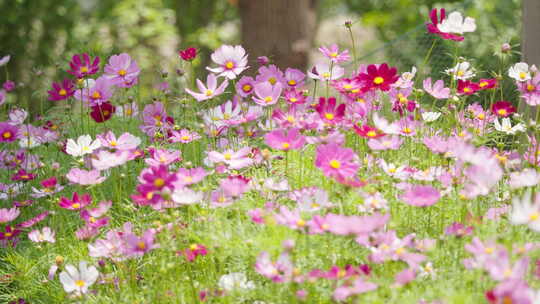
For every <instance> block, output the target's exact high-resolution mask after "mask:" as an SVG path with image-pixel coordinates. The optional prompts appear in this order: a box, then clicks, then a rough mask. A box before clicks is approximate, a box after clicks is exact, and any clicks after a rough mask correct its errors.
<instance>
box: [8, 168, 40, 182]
mask: <svg viewBox="0 0 540 304" xmlns="http://www.w3.org/2000/svg"><path fill="white" fill-rule="evenodd" d="M35 177H36V175H35V174H33V173H29V172H26V170H24V169H19V171H17V173H15V174H14V175H13V176H12V177H11V180H12V181H29V180H33V179H34V178H35Z"/></svg>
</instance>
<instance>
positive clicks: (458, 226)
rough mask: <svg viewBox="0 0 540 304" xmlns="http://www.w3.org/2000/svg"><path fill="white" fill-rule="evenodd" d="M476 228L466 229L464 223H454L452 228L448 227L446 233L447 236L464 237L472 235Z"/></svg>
mask: <svg viewBox="0 0 540 304" xmlns="http://www.w3.org/2000/svg"><path fill="white" fill-rule="evenodd" d="M473 230H474V227H473V226H469V227H465V226H464V225H463V224H462V223H459V222H454V223H452V224H451V225H450V226H448V227H446V229H445V230H444V233H445V234H446V235H455V236H457V237H463V236H467V235H471V234H472V233H473Z"/></svg>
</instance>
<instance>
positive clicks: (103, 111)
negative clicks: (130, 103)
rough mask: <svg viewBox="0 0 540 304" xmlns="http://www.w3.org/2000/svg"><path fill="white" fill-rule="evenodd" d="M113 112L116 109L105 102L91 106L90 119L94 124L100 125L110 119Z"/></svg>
mask: <svg viewBox="0 0 540 304" xmlns="http://www.w3.org/2000/svg"><path fill="white" fill-rule="evenodd" d="M115 111H116V107H115V106H113V105H112V104H111V103H110V102H108V101H107V102H104V103H101V104H96V105H94V106H92V111H91V112H90V117H92V119H93V120H94V121H95V122H97V123H101V122H104V121H107V120H109V119H111V118H112V116H113V114H114V112H115Z"/></svg>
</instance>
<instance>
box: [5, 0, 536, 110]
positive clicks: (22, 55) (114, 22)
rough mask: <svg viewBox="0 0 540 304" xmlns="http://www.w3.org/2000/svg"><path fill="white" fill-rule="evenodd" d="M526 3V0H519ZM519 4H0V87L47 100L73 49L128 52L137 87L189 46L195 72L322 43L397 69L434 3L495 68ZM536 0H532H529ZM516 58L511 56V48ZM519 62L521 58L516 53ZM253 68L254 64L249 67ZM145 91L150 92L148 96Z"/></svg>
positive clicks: (474, 0) (300, 52) (237, 0)
mask: <svg viewBox="0 0 540 304" xmlns="http://www.w3.org/2000/svg"><path fill="white" fill-rule="evenodd" d="M525 1H528V0H525ZM521 2H522V1H521V0H460V1H435V0H39V1H37V0H0V12H2V17H1V18H0V41H1V43H0V57H1V56H4V55H8V54H9V55H11V61H10V63H9V64H8V65H7V67H4V68H5V73H4V72H3V70H0V83H3V82H4V81H5V80H7V79H10V80H14V81H15V82H16V83H17V84H18V88H17V89H16V91H15V92H13V93H14V94H12V95H14V96H15V97H14V98H16V99H17V100H18V101H20V102H21V103H23V104H26V103H28V104H30V105H32V104H33V103H34V100H37V99H46V94H47V93H46V91H47V89H49V87H50V83H51V81H52V80H55V81H58V80H61V79H63V78H64V77H67V73H66V72H65V71H66V70H67V69H68V62H69V60H70V58H71V56H72V55H73V54H76V53H83V52H88V53H89V54H90V55H92V56H96V55H98V56H100V57H101V59H102V63H103V62H106V60H107V57H108V56H110V55H112V54H117V53H121V52H126V53H129V54H130V55H131V56H132V57H133V58H134V59H135V60H136V61H137V62H138V63H139V65H140V67H141V68H142V70H143V73H142V76H141V79H140V81H141V88H142V87H149V88H150V89H151V88H152V86H153V85H155V84H156V83H157V82H159V78H160V76H159V75H160V74H161V73H160V72H161V71H167V72H169V73H175V70H176V69H177V68H182V66H181V62H180V59H179V56H178V54H177V52H178V50H180V49H184V48H186V47H189V46H193V47H196V48H197V49H198V50H199V51H200V53H201V55H200V56H199V58H198V59H197V60H196V61H195V63H194V64H195V68H196V69H197V71H198V73H199V75H201V74H202V73H204V67H205V66H207V65H208V64H209V54H210V53H211V50H213V49H215V48H217V47H219V46H220V45H221V44H242V45H243V46H244V47H245V48H246V49H247V50H248V53H249V54H250V60H255V59H256V57H257V56H261V55H267V56H268V57H270V58H271V60H272V61H273V62H274V63H276V64H277V65H278V66H279V67H281V68H285V67H289V66H291V67H295V68H299V69H302V70H306V69H308V68H310V66H311V65H312V64H313V63H314V62H317V60H319V59H320V58H321V57H320V56H321V55H320V54H319V53H318V51H317V48H318V47H319V46H320V45H330V44H333V43H337V44H338V45H340V48H347V49H349V50H351V49H352V45H351V36H350V33H349V31H348V28H347V27H346V26H345V25H344V24H345V22H348V21H350V22H351V23H352V27H351V30H352V34H353V35H352V36H353V38H354V41H355V46H356V54H357V62H353V63H351V64H350V66H349V69H352V68H353V67H356V66H357V65H358V63H360V62H363V63H368V62H369V63H378V62H383V61H386V62H389V63H390V64H391V65H394V66H397V67H398V68H399V69H400V71H401V72H404V71H407V70H410V68H411V66H413V65H418V64H420V63H421V62H422V61H423V59H424V57H425V55H426V53H427V50H428V49H429V48H430V47H431V45H432V42H433V39H435V36H433V35H428V34H427V33H426V30H425V22H428V21H429V17H428V14H429V11H430V10H431V9H432V8H435V7H436V8H440V7H444V8H446V9H447V11H453V10H459V11H461V12H462V13H463V14H464V15H467V16H471V17H473V18H475V19H476V21H477V26H478V30H477V32H476V33H474V34H469V35H468V36H467V39H465V42H464V43H463V48H462V49H463V50H464V51H463V52H464V53H466V57H467V59H472V60H473V64H474V65H475V66H477V67H481V68H482V69H485V70H497V65H498V64H499V63H498V61H497V60H494V56H493V55H494V53H495V52H497V51H498V50H499V49H500V45H502V44H503V43H505V42H507V43H510V44H511V45H512V46H513V47H514V48H515V49H517V50H519V49H520V47H519V44H520V41H521V37H520V35H521V18H522V16H521V12H522V3H521ZM532 2H539V3H540V1H539V0H532ZM451 52H453V46H452V44H446V43H437V44H436V45H435V49H434V50H433V55H432V59H431V61H430V63H431V65H432V66H431V68H432V69H433V70H437V71H440V70H442V69H443V68H446V67H448V66H450V65H451V64H452V61H451V60H452V59H451V56H449V53H451ZM516 56H519V54H516ZM517 58H518V59H519V57H517ZM251 65H252V66H255V64H253V63H252V64H251ZM147 94H150V93H148V92H147Z"/></svg>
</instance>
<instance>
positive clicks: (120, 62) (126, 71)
mask: <svg viewBox="0 0 540 304" xmlns="http://www.w3.org/2000/svg"><path fill="white" fill-rule="evenodd" d="M103 70H104V71H105V75H104V77H105V78H106V79H109V80H110V81H111V83H113V84H115V85H117V86H119V87H121V88H129V87H132V86H133V85H134V84H136V83H137V77H138V76H139V73H140V72H141V70H140V69H139V66H138V65H137V62H135V60H133V59H131V57H130V56H129V55H128V54H126V53H122V54H120V55H112V56H111V58H109V62H108V63H107V65H106V66H105V68H104V69H103Z"/></svg>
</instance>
